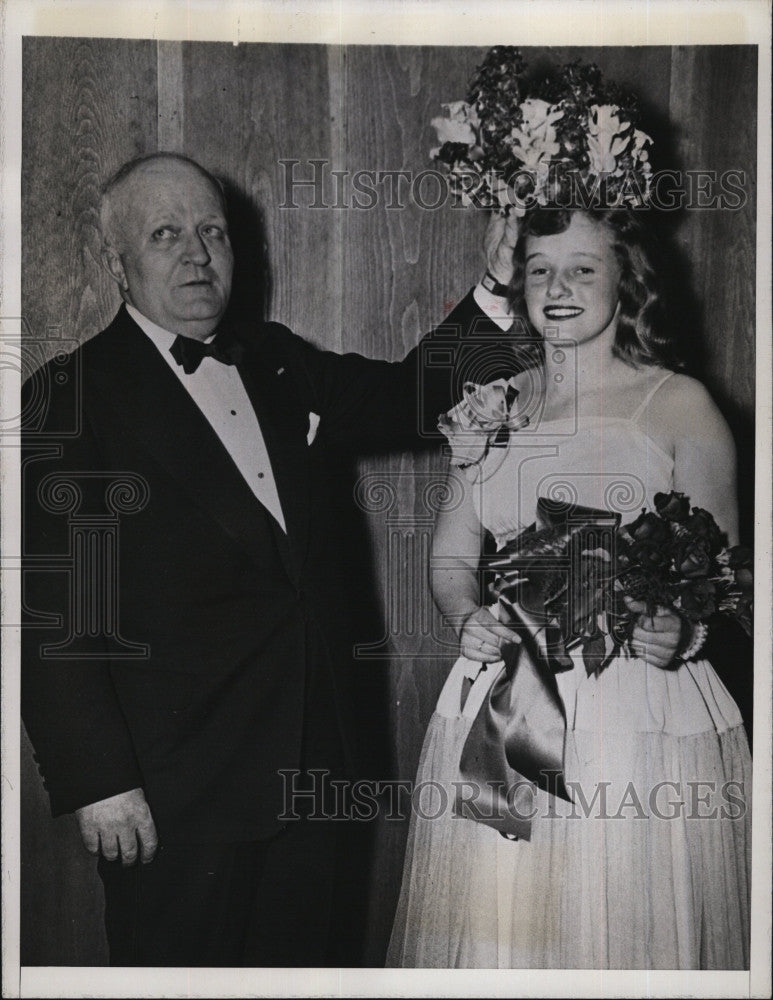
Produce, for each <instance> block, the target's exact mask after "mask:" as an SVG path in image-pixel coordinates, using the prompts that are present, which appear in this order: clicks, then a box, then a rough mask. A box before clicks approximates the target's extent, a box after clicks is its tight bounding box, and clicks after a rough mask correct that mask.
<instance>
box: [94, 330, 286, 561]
mask: <svg viewBox="0 0 773 1000" xmlns="http://www.w3.org/2000/svg"><path fill="white" fill-rule="evenodd" d="M105 337H106V338H108V339H106V340H105V341H104V350H103V351H102V352H101V353H100V356H99V357H98V358H97V359H96V363H95V364H94V365H93V366H92V370H91V373H90V375H91V379H92V385H93V388H94V389H95V390H96V391H97V392H99V393H100V395H101V396H102V399H101V405H102V406H104V407H105V408H106V409H112V410H113V412H114V413H115V414H116V415H117V417H118V419H119V420H121V421H122V422H124V424H125V426H126V429H127V433H128V434H129V435H130V437H131V438H132V440H133V441H134V442H135V443H136V444H137V446H139V447H141V448H143V449H145V450H146V451H147V452H148V453H149V454H151V455H152V456H153V458H154V459H155V460H156V462H157V463H158V464H159V465H161V466H162V467H163V468H164V469H165V470H166V472H167V473H168V474H169V475H170V476H171V477H172V478H173V479H174V480H175V481H176V482H177V483H178V485H180V486H182V487H183V488H184V489H185V491H186V492H187V494H188V495H189V497H190V498H191V500H192V502H194V503H195V504H196V505H197V506H198V507H200V508H201V509H202V510H204V511H206V512H207V513H208V514H209V515H210V516H211V517H212V518H214V520H215V521H216V522H217V523H218V524H219V525H220V527H221V528H222V529H223V530H224V531H225V532H226V534H227V535H229V536H230V537H231V538H232V539H233V540H234V541H235V542H236V543H237V544H238V545H239V546H240V547H241V548H242V549H244V550H246V551H247V552H248V553H249V554H250V555H251V556H252V557H253V558H254V559H255V560H256V561H258V562H260V561H261V560H262V559H263V558H264V554H263V553H262V550H261V545H260V539H261V533H260V532H259V531H258V530H257V528H258V517H259V516H260V515H259V511H260V510H261V509H263V510H265V508H263V507H262V505H261V504H260V502H259V501H258V500H257V498H256V497H255V495H254V493H253V492H252V490H251V489H250V487H249V486H248V485H247V483H246V481H245V479H244V477H243V476H242V474H241V473H240V472H239V469H238V468H237V466H236V464H235V463H234V461H233V459H232V458H231V456H230V454H229V452H228V450H227V449H226V448H225V446H224V445H223V444H222V442H221V441H220V439H219V438H218V436H217V434H216V433H215V432H214V430H213V429H212V427H211V425H210V424H209V421H208V420H207V419H206V417H205V416H204V415H203V414H202V413H201V411H200V410H199V408H198V407H197V406H196V404H195V403H194V402H193V400H192V399H191V398H190V396H189V395H188V393H187V392H186V391H185V389H184V387H183V386H182V385H181V383H180V381H179V379H177V378H176V377H175V375H174V373H173V372H172V371H171V369H170V368H169V366H168V365H167V363H166V362H165V361H164V359H163V358H161V356H160V355H159V353H158V350H157V348H156V347H155V345H154V344H153V343H152V342H151V341H150V340H149V338H148V337H146V336H145V334H144V333H143V332H142V331H141V330H140V329H139V328H138V327H137V326H136V324H135V323H134V322H133V321H132V320H131V318H130V317H129V316H128V315H126V314H125V313H119V315H118V317H117V318H116V321H115V323H114V324H113V326H112V327H111V328H110V329H109V330H108V331H107V333H106V335H105ZM259 419H260V416H259ZM261 425H262V421H261ZM261 430H262V426H261ZM272 465H273V455H272ZM280 498H281V499H282V505H283V509H284V507H285V501H284V498H283V497H282V494H281V490H280ZM266 513H267V516H268V517H269V518H270V519H271V520H272V521H273V518H272V517H271V514H270V513H268V512H266ZM181 516H184V512H181ZM288 528H289V524H288ZM277 532H278V533H279V534H281V528H279V526H278V525H277ZM280 551H282V553H283V556H284V557H285V559H286V558H287V551H286V546H283V545H281V544H280ZM288 568H289V567H288Z"/></svg>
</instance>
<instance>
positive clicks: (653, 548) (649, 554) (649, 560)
mask: <svg viewBox="0 0 773 1000" xmlns="http://www.w3.org/2000/svg"><path fill="white" fill-rule="evenodd" d="M630 557H631V559H632V560H633V561H634V562H635V563H638V564H639V565H640V566H643V567H644V568H645V569H650V570H657V569H660V568H662V567H663V566H666V565H667V564H668V553H667V552H665V551H664V550H663V548H662V546H660V545H658V544H657V543H656V542H652V541H647V540H643V541H635V542H634V543H633V545H632V546H631V549H630Z"/></svg>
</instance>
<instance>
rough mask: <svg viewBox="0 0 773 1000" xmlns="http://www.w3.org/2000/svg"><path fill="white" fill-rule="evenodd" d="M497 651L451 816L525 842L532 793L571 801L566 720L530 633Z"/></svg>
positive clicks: (528, 834)
mask: <svg viewBox="0 0 773 1000" xmlns="http://www.w3.org/2000/svg"><path fill="white" fill-rule="evenodd" d="M508 624H509V625H510V627H512V628H514V629H517V630H518V631H519V633H520V635H521V640H522V641H521V642H520V643H512V644H511V645H509V646H508V647H507V648H506V649H505V650H504V651H503V659H504V666H503V668H502V670H501V672H500V673H499V674H498V676H497V678H496V680H495V681H494V683H493V684H492V686H491V688H490V690H489V692H488V694H487V696H486V698H485V699H484V701H483V704H482V705H481V708H480V711H479V712H478V714H477V716H476V717H475V720H474V722H473V724H472V727H471V729H470V732H469V734H468V736H467V740H466V742H465V745H464V749H463V751H462V758H461V761H460V771H461V777H462V780H461V782H460V783H459V784H458V785H457V788H456V794H455V801H454V813H455V814H456V815H457V816H463V817H465V818H466V819H471V820H475V821H476V822H478V823H485V824H486V825H487V826H491V827H493V828H494V829H495V830H498V831H499V832H500V833H502V834H504V835H506V836H508V837H512V838H515V839H518V838H520V839H523V840H529V839H530V838H531V824H532V819H533V817H534V816H535V815H536V796H535V787H538V788H541V789H543V790H544V791H546V792H550V793H551V794H552V795H558V796H560V797H561V798H564V799H566V800H567V801H571V798H570V796H569V793H568V792H567V790H566V786H565V784H564V778H563V755H564V738H565V734H566V719H565V717H564V708H563V703H562V701H561V697H560V695H559V693H558V686H557V684H556V679H555V676H554V674H553V671H552V670H551V669H550V666H549V664H548V662H547V659H546V657H545V656H544V655H543V654H542V653H541V651H540V648H539V645H538V642H537V639H536V638H535V636H534V634H533V632H532V631H531V630H530V629H529V628H528V627H527V626H525V625H521V626H520V627H519V626H518V625H517V624H515V623H508Z"/></svg>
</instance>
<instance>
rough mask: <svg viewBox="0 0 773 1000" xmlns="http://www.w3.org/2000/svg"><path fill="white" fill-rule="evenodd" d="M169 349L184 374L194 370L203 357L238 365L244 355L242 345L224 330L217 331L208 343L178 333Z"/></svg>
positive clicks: (225, 363)
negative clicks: (221, 331)
mask: <svg viewBox="0 0 773 1000" xmlns="http://www.w3.org/2000/svg"><path fill="white" fill-rule="evenodd" d="M169 351H170V353H171V355H172V357H173V358H174V359H175V361H176V362H177V364H178V365H182V368H183V371H184V372H185V374H186V375H190V374H191V373H192V372H195V371H196V369H197V368H198V367H199V365H200V364H201V362H202V361H203V360H204V358H214V359H215V361H219V362H220V363H221V364H224V365H238V364H239V363H240V362H241V360H242V358H243V357H244V346H243V345H242V344H240V343H239V341H238V340H236V339H235V338H234V337H232V336H229V335H228V334H227V333H225V332H223V333H218V335H217V336H216V337H215V338H214V340H211V341H210V342H209V343H208V344H205V343H204V342H203V341H201V340H194V339H193V337H182V336H180V335H179V334H178V336H177V338H176V339H175V342H174V343H173V344H172V346H171V347H170V348H169Z"/></svg>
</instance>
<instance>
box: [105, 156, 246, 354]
mask: <svg viewBox="0 0 773 1000" xmlns="http://www.w3.org/2000/svg"><path fill="white" fill-rule="evenodd" d="M113 199H114V200H113V210H112V224H111V231H112V239H111V242H112V244H113V246H114V250H112V251H110V250H108V251H107V254H108V268H109V270H110V272H111V274H112V275H113V277H114V278H115V279H116V280H117V281H118V282H119V284H120V285H121V286H122V288H123V289H124V297H125V299H126V301H127V302H128V303H130V304H131V305H133V306H134V307H135V308H136V309H138V310H139V311H140V312H141V313H142V314H143V315H144V316H147V318H148V319H150V320H152V321H153V322H154V323H157V324H158V325H159V326H161V327H163V328H164V329H165V330H169V331H170V333H179V334H182V335H183V336H188V337H194V338H196V339H198V340H203V339H204V338H206V337H208V336H209V334H211V333H212V331H213V330H214V329H215V327H216V326H217V324H218V323H219V321H220V319H221V317H222V316H223V313H224V312H225V310H226V307H227V305H228V299H229V296H230V294H231V275H232V272H233V253H232V251H231V243H230V241H229V238H228V226H227V222H226V219H225V215H224V212H223V206H222V204H221V199H220V196H219V192H218V191H217V190H216V189H215V188H214V187H213V186H212V184H211V183H210V182H209V181H208V180H207V179H206V177H204V176H203V175H202V174H200V173H199V172H198V171H197V170H196V169H195V168H194V167H192V166H190V165H188V164H186V163H179V162H175V161H160V162H155V163H152V164H148V166H146V167H140V168H139V169H138V170H137V171H136V172H135V173H134V174H132V175H131V176H130V177H129V178H128V179H127V180H126V181H125V182H124V184H123V186H122V187H120V188H119V189H118V190H117V191H116V192H114V195H113Z"/></svg>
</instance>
